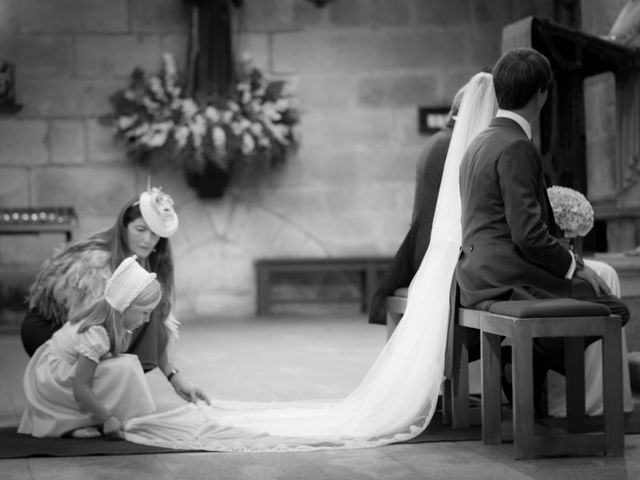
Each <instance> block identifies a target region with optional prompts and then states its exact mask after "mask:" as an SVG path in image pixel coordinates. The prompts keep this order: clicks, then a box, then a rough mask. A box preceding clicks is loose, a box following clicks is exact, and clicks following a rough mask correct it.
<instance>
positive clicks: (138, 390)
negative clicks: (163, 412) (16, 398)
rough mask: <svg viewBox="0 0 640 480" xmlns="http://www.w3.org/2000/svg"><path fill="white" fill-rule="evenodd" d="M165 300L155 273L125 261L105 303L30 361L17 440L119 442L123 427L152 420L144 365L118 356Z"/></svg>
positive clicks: (60, 333) (109, 284)
mask: <svg viewBox="0 0 640 480" xmlns="http://www.w3.org/2000/svg"><path fill="white" fill-rule="evenodd" d="M160 298H161V288H160V284H159V283H158V281H157V280H156V275H155V273H149V272H147V271H146V270H145V269H144V268H142V267H141V266H140V265H139V264H138V263H137V262H136V257H135V255H134V256H132V257H129V258H126V259H125V260H124V261H123V262H122V263H121V264H120V265H119V266H118V268H117V269H116V270H115V271H114V272H113V274H112V275H111V277H110V278H109V279H108V280H107V284H106V289H105V294H104V297H103V298H101V299H99V300H98V301H96V302H95V303H93V304H92V305H90V306H89V307H88V308H87V309H86V310H84V311H82V312H80V313H78V315H76V316H75V317H73V318H71V319H70V320H69V321H68V322H66V323H65V324H64V326H63V327H62V328H60V330H58V331H56V333H55V334H54V335H53V337H52V338H51V339H50V340H48V341H47V342H46V343H45V344H43V345H42V346H41V347H40V348H38V350H37V351H36V352H35V354H34V355H33V357H32V358H31V360H30V361H29V364H28V365H27V369H26V371H25V374H24V378H23V386H24V391H25V396H26V399H27V406H26V408H25V410H24V412H23V414H22V419H21V421H20V426H19V427H18V433H24V434H30V435H33V436H34V437H59V436H62V435H65V434H69V433H70V434H71V435H72V436H74V437H83V438H90V437H97V436H100V435H101V434H102V433H103V434H104V435H110V436H114V437H118V438H121V437H122V424H123V422H124V421H125V420H127V419H129V418H132V417H135V416H139V415H146V414H149V413H153V412H154V411H155V405H154V402H153V399H152V397H151V393H150V392H149V388H148V386H147V383H146V379H145V377H144V373H143V371H142V367H141V365H140V362H139V361H138V358H137V357H136V356H135V355H129V354H120V352H123V351H125V350H126V348H127V345H128V343H129V340H130V337H131V334H132V331H133V330H135V329H136V328H137V327H139V326H141V325H142V324H143V323H144V322H147V321H149V316H150V313H151V311H152V310H153V309H154V308H155V306H156V305H157V304H158V302H159V301H160ZM99 427H101V428H99Z"/></svg>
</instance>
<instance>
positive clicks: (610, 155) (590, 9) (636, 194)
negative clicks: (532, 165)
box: [582, 0, 640, 252]
mask: <svg viewBox="0 0 640 480" xmlns="http://www.w3.org/2000/svg"><path fill="white" fill-rule="evenodd" d="M626 3H627V1H626V0H607V1H606V2H600V1H596V0H582V30H583V31H585V32H587V33H590V34H592V35H607V34H608V32H609V31H610V30H611V27H612V26H613V24H614V22H615V20H616V18H617V16H618V14H619V13H620V11H621V10H622V8H623V7H624V6H625V4H626ZM615 89H616V84H615V77H614V75H613V74H612V73H602V74H600V75H596V76H593V77H590V78H587V79H586V80H585V121H586V132H585V133H586V146H587V180H588V186H587V189H588V192H587V196H588V198H589V200H591V202H592V203H593V204H594V208H595V211H596V217H600V218H602V219H606V223H607V247H608V251H609V252H624V251H627V250H631V249H633V248H635V247H636V246H637V245H639V244H640V221H638V220H637V217H638V214H639V213H640V185H638V184H637V182H635V183H636V184H635V185H631V187H630V188H625V189H623V188H622V184H623V178H621V177H623V176H624V175H626V173H625V171H626V167H625V166H621V165H620V162H619V160H618V157H617V155H618V151H617V144H616V94H615Z"/></svg>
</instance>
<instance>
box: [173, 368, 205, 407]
mask: <svg viewBox="0 0 640 480" xmlns="http://www.w3.org/2000/svg"><path fill="white" fill-rule="evenodd" d="M169 382H170V383H171V386H172V387H173V389H174V390H175V391H176V393H177V394H178V395H180V396H181V397H182V398H183V399H185V400H186V401H187V402H191V403H196V401H197V400H198V399H200V400H202V401H204V402H206V403H207V405H211V400H209V397H208V396H207V395H206V394H205V393H204V392H203V391H202V390H201V389H200V388H198V387H194V386H193V385H191V384H190V383H189V382H187V381H186V380H184V379H183V378H182V374H180V373H176V374H174V375H173V376H172V377H171V380H170V381H169Z"/></svg>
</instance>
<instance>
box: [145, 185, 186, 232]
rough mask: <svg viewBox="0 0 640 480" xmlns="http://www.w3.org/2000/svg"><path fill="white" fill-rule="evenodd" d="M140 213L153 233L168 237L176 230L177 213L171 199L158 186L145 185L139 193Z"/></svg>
mask: <svg viewBox="0 0 640 480" xmlns="http://www.w3.org/2000/svg"><path fill="white" fill-rule="evenodd" d="M138 201H139V203H140V213H141V214H142V218H143V219H144V221H145V222H146V223H147V225H148V226H149V228H150V229H151V231H152V232H153V233H155V234H156V235H158V236H160V237H164V238H169V237H171V236H172V235H173V234H174V233H176V231H177V230H178V215H177V214H176V211H175V210H174V209H173V200H172V199H171V197H170V196H169V195H168V194H166V193H164V192H163V191H162V190H161V189H160V188H157V187H151V186H147V190H146V191H144V192H142V193H141V194H140V198H139V199H138Z"/></svg>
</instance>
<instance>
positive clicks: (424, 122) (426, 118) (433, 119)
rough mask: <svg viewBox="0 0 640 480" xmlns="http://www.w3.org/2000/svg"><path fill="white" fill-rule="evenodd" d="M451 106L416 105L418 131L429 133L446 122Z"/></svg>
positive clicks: (435, 130) (424, 133) (438, 128)
mask: <svg viewBox="0 0 640 480" xmlns="http://www.w3.org/2000/svg"><path fill="white" fill-rule="evenodd" d="M450 108H451V107H449V106H443V107H418V133H421V134H423V135H429V134H432V133H435V132H437V131H438V130H440V129H441V128H442V127H444V126H445V125H446V124H447V118H448V114H449V110H450Z"/></svg>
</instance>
